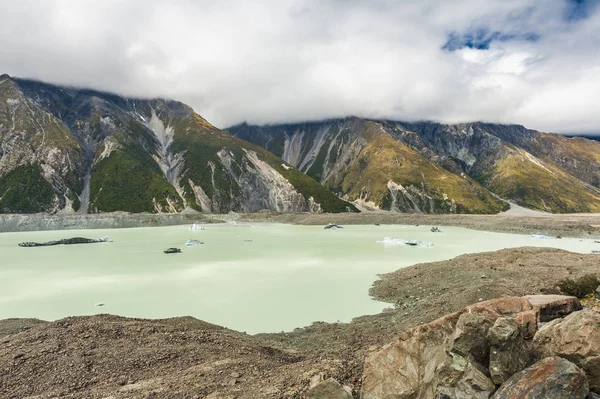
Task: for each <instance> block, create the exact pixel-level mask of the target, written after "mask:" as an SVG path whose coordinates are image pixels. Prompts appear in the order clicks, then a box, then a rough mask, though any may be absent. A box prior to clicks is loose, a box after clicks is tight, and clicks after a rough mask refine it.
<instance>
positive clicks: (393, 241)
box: [377, 237, 433, 248]
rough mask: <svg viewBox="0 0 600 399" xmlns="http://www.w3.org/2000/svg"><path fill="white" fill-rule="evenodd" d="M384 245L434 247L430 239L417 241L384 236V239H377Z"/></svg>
mask: <svg viewBox="0 0 600 399" xmlns="http://www.w3.org/2000/svg"><path fill="white" fill-rule="evenodd" d="M377 242H380V243H382V244H383V245H408V246H411V247H426V248H428V247H433V243H432V242H430V241H417V240H403V239H401V238H394V237H383V240H381V241H377Z"/></svg>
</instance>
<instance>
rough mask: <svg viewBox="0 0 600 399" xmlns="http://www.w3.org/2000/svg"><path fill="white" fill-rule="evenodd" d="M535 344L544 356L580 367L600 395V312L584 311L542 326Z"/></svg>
mask: <svg viewBox="0 0 600 399" xmlns="http://www.w3.org/2000/svg"><path fill="white" fill-rule="evenodd" d="M534 344H535V346H536V349H537V351H538V353H539V354H540V355H541V356H548V355H550V354H552V355H558V356H560V357H563V358H565V359H568V360H570V361H571V362H573V363H575V364H576V365H578V366H579V367H581V368H582V369H583V370H584V371H585V373H586V375H587V376H588V379H589V383H590V389H591V390H592V391H594V392H597V393H600V312H598V311H591V310H584V311H581V312H575V313H572V314H570V315H569V316H567V317H565V318H564V319H557V320H554V321H552V322H550V323H548V324H546V325H545V326H543V327H542V328H541V329H540V330H539V331H538V332H537V334H536V335H535V338H534Z"/></svg>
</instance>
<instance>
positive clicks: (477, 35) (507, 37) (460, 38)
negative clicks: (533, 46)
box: [442, 29, 541, 51]
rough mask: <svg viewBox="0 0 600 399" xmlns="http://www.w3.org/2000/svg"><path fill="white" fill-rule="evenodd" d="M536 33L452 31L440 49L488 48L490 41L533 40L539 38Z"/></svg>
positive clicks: (481, 30) (485, 30) (483, 30)
mask: <svg viewBox="0 0 600 399" xmlns="http://www.w3.org/2000/svg"><path fill="white" fill-rule="evenodd" d="M540 37H541V36H540V35H538V34H537V33H533V32H531V33H525V34H511V33H503V32H498V31H490V30H488V29H476V30H472V31H469V32H465V33H457V32H452V33H451V34H450V35H449V36H448V40H447V41H446V43H445V44H444V45H443V46H442V50H445V51H456V50H460V49H461V48H465V47H467V48H472V49H477V50H489V48H490V44H491V43H492V42H495V41H498V42H507V41H511V40H519V41H530V42H535V41H538V40H540Z"/></svg>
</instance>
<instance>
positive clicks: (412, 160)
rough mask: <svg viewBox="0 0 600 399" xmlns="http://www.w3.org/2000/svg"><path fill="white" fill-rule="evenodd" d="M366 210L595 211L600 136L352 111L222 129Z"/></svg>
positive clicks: (599, 202)
mask: <svg viewBox="0 0 600 399" xmlns="http://www.w3.org/2000/svg"><path fill="white" fill-rule="evenodd" d="M227 130H228V131H229V132H230V133H232V134H233V135H235V136H236V137H239V138H242V139H244V140H247V141H250V142H253V143H256V144H258V145H260V146H262V147H264V148H266V149H267V150H269V151H271V152H273V153H274V154H276V155H278V156H280V157H282V158H283V159H284V160H285V161H286V162H289V163H290V164H291V165H293V166H294V167H296V168H298V169H299V170H301V171H302V172H305V173H306V174H307V175H308V176H311V177H313V178H314V179H315V180H317V181H319V182H320V183H321V184H323V185H324V186H325V187H328V188H329V189H331V190H332V191H334V192H335V193H337V194H338V195H339V196H340V197H342V198H345V199H347V200H349V201H355V202H356V203H357V204H359V205H362V206H365V207H367V208H382V209H390V210H395V211H407V212H428V213H443V212H459V213H495V212H498V211H501V210H504V209H506V208H507V207H508V205H507V203H506V202H505V201H504V200H509V201H512V202H514V203H516V204H519V205H522V206H524V207H527V208H531V209H536V210H540V211H544V212H556V213H558V212H599V211H600V142H598V141H592V140H588V139H585V138H581V137H573V138H567V137H565V136H562V135H559V134H549V133H541V132H537V131H534V130H530V129H526V128H525V127H523V126H520V125H498V124H490V123H481V122H475V123H464V124H454V125H444V124H440V123H434V122H418V123H410V122H399V121H386V120H369V119H361V118H356V117H350V118H344V119H334V120H328V121H323V122H311V123H299V124H282V125H267V126H252V125H247V124H242V125H238V126H233V127H231V128H229V129H227Z"/></svg>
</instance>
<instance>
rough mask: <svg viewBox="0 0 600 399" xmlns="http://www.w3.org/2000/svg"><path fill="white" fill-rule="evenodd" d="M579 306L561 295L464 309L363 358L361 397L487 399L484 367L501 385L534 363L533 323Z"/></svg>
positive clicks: (511, 299)
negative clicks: (532, 353)
mask: <svg viewBox="0 0 600 399" xmlns="http://www.w3.org/2000/svg"><path fill="white" fill-rule="evenodd" d="M580 307H581V304H580V303H579V301H578V300H577V298H574V297H566V296H561V295H532V296H527V297H505V298H498V299H493V300H489V301H485V302H480V303H477V304H474V305H471V306H467V307H465V308H463V309H461V310H459V311H458V312H456V313H452V314H449V315H446V316H444V317H441V318H439V319H437V320H434V321H432V322H430V323H427V324H423V325H420V326H418V327H415V328H413V329H410V330H408V331H405V332H402V333H401V334H400V335H399V337H398V338H397V339H396V340H394V341H393V342H391V343H390V344H388V345H386V346H384V347H383V348H382V349H381V350H380V351H379V352H376V353H372V354H370V355H369V356H367V359H366V360H365V364H364V370H363V383H362V387H361V398H363V399H383V398H395V399H404V398H407V399H408V398H410V399H425V398H434V397H436V395H438V396H439V397H451V398H455V397H456V398H460V397H474V398H477V397H487V396H485V395H489V392H491V391H490V389H491V385H492V384H493V382H492V380H491V379H490V378H489V376H488V375H487V369H488V367H494V370H495V371H494V372H493V374H494V376H495V377H494V378H495V381H496V382H498V383H501V382H503V381H505V380H506V378H508V377H509V376H510V374H511V373H513V372H516V371H518V370H520V369H522V368H523V367H526V366H527V365H529V364H530V363H531V362H532V361H533V358H532V356H531V354H530V352H529V345H530V342H531V338H532V337H533V336H534V334H535V333H536V330H537V328H538V321H545V320H550V319H553V318H555V317H560V315H566V314H568V313H569V312H571V311H573V309H579V308H580ZM498 318H506V320H502V321H501V322H498V323H499V324H498V325H497V326H496V330H495V331H494V332H493V333H492V334H491V335H489V334H488V332H489V330H490V329H492V328H493V326H494V325H495V323H496V321H497V319H498ZM490 338H492V340H494V344H493V348H494V350H495V351H496V352H495V353H494V354H493V355H490V342H489V340H490ZM490 359H491V363H490ZM492 390H493V389H492Z"/></svg>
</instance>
